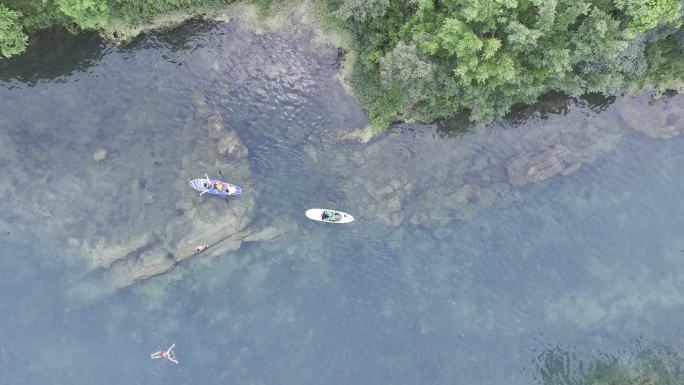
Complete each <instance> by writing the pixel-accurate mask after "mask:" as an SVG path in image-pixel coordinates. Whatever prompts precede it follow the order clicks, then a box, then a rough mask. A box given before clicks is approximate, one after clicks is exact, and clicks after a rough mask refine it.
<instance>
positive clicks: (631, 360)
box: [533, 340, 684, 385]
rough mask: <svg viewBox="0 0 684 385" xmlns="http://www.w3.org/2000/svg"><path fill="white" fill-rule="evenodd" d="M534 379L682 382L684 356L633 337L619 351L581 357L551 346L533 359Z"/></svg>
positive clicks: (554, 383) (569, 384)
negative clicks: (628, 343) (628, 345)
mask: <svg viewBox="0 0 684 385" xmlns="http://www.w3.org/2000/svg"><path fill="white" fill-rule="evenodd" d="M533 364H534V365H535V366H536V370H537V372H536V373H535V374H534V375H533V378H534V379H535V380H536V382H537V383H538V384H540V385H681V384H684V355H683V354H682V352H681V351H678V350H676V349H674V348H671V347H667V346H663V345H660V344H654V343H648V342H644V341H643V340H636V341H634V342H633V343H632V344H631V347H630V349H628V350H627V351H625V352H620V353H618V354H607V353H600V354H597V355H594V356H593V357H584V358H583V357H580V355H579V354H578V353H576V352H574V351H572V350H565V349H563V348H561V347H558V346H556V347H554V348H550V349H548V350H545V351H544V352H542V353H541V354H540V355H539V356H538V357H537V358H536V359H535V360H534V362H533Z"/></svg>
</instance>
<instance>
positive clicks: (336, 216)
mask: <svg viewBox="0 0 684 385" xmlns="http://www.w3.org/2000/svg"><path fill="white" fill-rule="evenodd" d="M340 219H342V215H340V213H335V212H332V211H330V210H324V211H323V214H321V220H324V221H328V222H336V221H339V220H340Z"/></svg>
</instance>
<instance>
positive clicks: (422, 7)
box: [0, 0, 684, 126]
mask: <svg viewBox="0 0 684 385" xmlns="http://www.w3.org/2000/svg"><path fill="white" fill-rule="evenodd" d="M232 1H233V0H0V56H4V57H10V56H12V55H16V54H18V53H21V52H22V51H23V50H24V49H25V46H26V44H27V35H26V33H27V32H29V31H31V30H35V29H42V28H48V27H50V26H52V25H63V26H66V27H67V28H68V29H70V30H72V31H78V30H81V29H91V30H97V31H101V32H107V31H108V29H111V28H112V25H114V24H117V23H118V25H135V24H144V23H146V22H149V21H150V20H152V19H153V18H154V17H155V16H158V15H165V14H169V13H173V12H181V13H182V12H190V11H193V10H195V11H196V10H197V9H201V8H202V7H221V6H225V5H227V4H228V3H231V2H232ZM315 1H318V2H319V3H320V4H322V5H323V7H324V8H325V10H326V11H327V13H328V14H329V15H330V17H329V19H330V20H331V21H333V22H334V23H337V24H338V25H339V26H340V27H342V28H344V29H346V30H349V31H351V33H352V35H353V36H354V37H355V39H354V41H355V43H354V44H355V47H354V49H355V50H356V51H357V52H358V58H359V60H358V61H357V63H356V66H355V69H354V73H353V76H352V82H353V85H354V90H355V93H356V96H357V97H358V98H359V100H360V102H361V103H362V104H363V105H364V106H365V107H366V109H367V110H368V112H369V114H370V116H371V118H372V120H373V121H374V122H375V123H376V124H378V125H380V126H384V125H386V124H387V123H388V122H390V121H392V120H396V119H402V120H431V119H434V118H439V117H445V116H451V115H454V114H455V113H457V112H459V111H463V110H465V111H469V112H470V116H471V119H473V120H478V121H489V120H493V119H496V118H499V117H501V116H502V115H504V114H505V113H507V112H508V111H510V109H511V107H512V106H513V105H515V104H529V103H533V102H535V101H536V100H537V99H538V98H539V97H540V96H541V95H543V94H545V93H547V92H549V91H557V92H563V93H565V94H567V95H571V96H577V95H581V94H584V93H589V92H597V93H603V94H606V95H615V94H618V93H621V92H624V91H625V90H634V89H640V88H656V89H662V88H680V89H682V88H684V87H682V84H683V81H684V63H682V59H683V55H682V51H683V50H684V48H683V47H684V37H682V32H681V25H682V17H683V16H682V1H681V0H315ZM251 2H253V3H256V4H258V5H259V6H260V7H261V8H267V7H269V6H270V5H271V3H272V2H273V0H251Z"/></svg>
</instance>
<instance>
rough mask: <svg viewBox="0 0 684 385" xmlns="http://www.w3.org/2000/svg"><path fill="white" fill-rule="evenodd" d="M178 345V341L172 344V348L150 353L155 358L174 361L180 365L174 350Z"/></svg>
mask: <svg viewBox="0 0 684 385" xmlns="http://www.w3.org/2000/svg"><path fill="white" fill-rule="evenodd" d="M174 347H176V343H175V342H174V343H173V345H171V347H170V348H168V349H166V350H165V351H164V350H160V351H158V352H154V353H152V354H150V358H151V359H153V360H156V359H164V360H168V361H171V362H173V363H174V364H176V365H178V360H176V354H175V353H174V351H173V348H174Z"/></svg>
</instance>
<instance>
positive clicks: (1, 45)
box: [0, 4, 28, 57]
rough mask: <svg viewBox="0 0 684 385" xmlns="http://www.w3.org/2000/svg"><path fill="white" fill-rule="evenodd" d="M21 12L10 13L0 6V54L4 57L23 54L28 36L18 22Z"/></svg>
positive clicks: (7, 9)
mask: <svg viewBox="0 0 684 385" xmlns="http://www.w3.org/2000/svg"><path fill="white" fill-rule="evenodd" d="M20 17H21V12H18V11H12V10H10V9H9V8H7V7H5V6H4V5H2V4H0V54H1V55H2V56H4V57H10V56H14V55H18V54H20V53H22V52H24V49H25V48H26V44H27V41H28V36H26V34H25V33H24V30H23V27H22V25H21V23H20V21H19V18H20Z"/></svg>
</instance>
